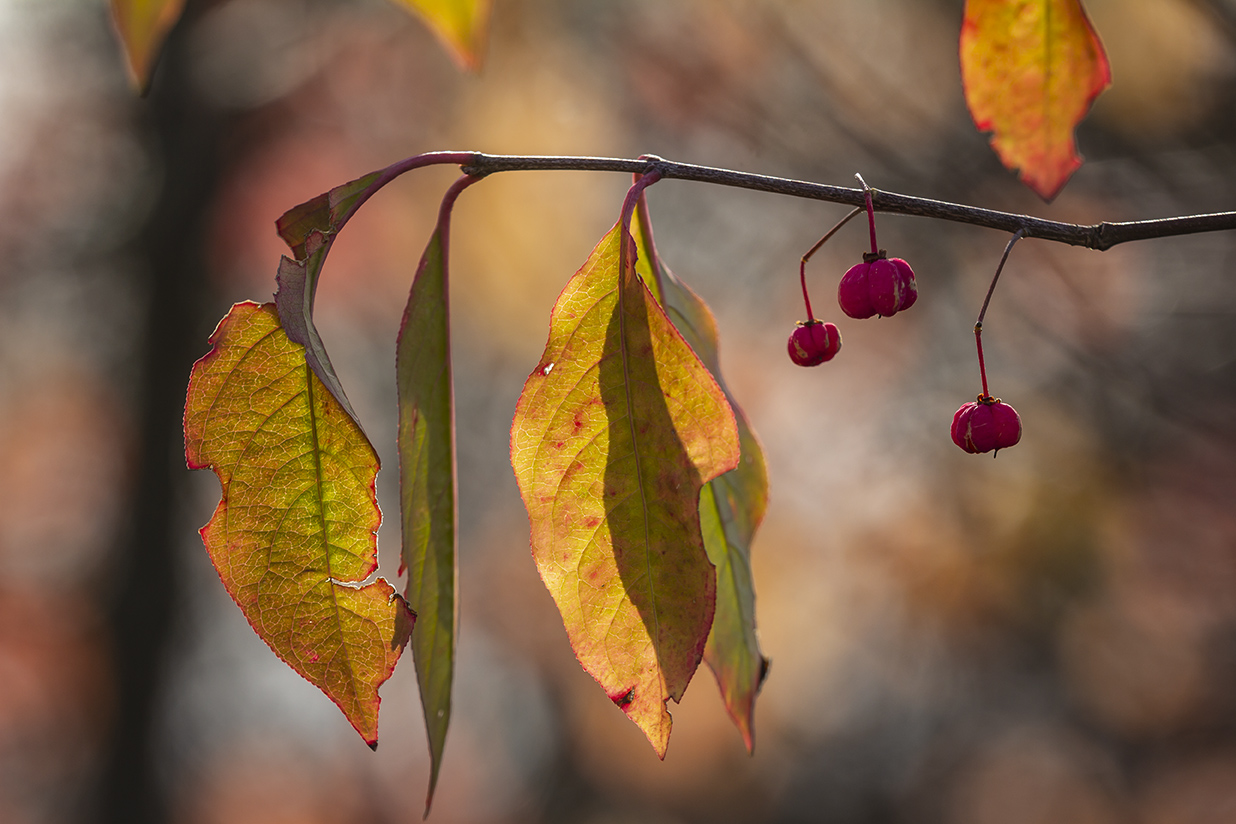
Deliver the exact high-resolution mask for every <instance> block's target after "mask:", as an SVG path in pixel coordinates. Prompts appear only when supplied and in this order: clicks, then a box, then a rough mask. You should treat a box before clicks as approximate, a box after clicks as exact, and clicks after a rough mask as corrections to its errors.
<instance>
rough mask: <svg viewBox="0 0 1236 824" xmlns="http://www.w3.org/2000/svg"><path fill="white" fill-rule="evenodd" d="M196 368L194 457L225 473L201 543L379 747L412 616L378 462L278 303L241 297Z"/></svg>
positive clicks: (287, 656) (303, 669)
mask: <svg viewBox="0 0 1236 824" xmlns="http://www.w3.org/2000/svg"><path fill="white" fill-rule="evenodd" d="M210 342H211V344H212V346H213V348H212V349H211V351H210V352H209V353H207V354H206V355H205V356H204V357H203V358H202V359H201V360H199V361H198V362H197V363H196V364H195V365H194V367H193V372H192V375H191V376H190V380H189V393H188V399H187V401H186V403H185V454H186V457H187V460H188V463H189V466H190V467H191V468H193V469H204V468H210V469H213V470H214V471H215V473H216V474H217V475H218V476H219V482H220V484H221V485H222V487H223V495H222V499H221V500H220V501H219V506H218V508H217V509H216V510H215V513H214V516H213V517H212V518H211V519H210V522H209V523H208V524H207V525H206V526H205V527H203V528H202V539H203V540H204V542H205V544H206V550H207V552H208V553H209V554H210V559H211V561H212V562H213V563H214V565H215V569H216V570H218V572H219V577H220V578H221V579H222V580H223V585H224V586H225V587H226V588H227V591H228V593H229V594H230V595H231V596H232V598H233V599H234V600H235V601H236V603H237V605H239V606H240V608H241V610H242V611H243V612H244V614H245V617H246V618H247V619H248V620H249V623H250V624H251V625H252V626H253V629H254V630H255V631H256V632H257V634H258V635H259V636H260V637H261V638H262V640H263V641H265V642H266V643H267V644H269V645H270V648H271V649H272V650H274V652H275V654H276V655H278V656H279V657H280V658H282V659H283V660H284V661H285V662H286V663H287V664H288V665H289V666H291V667H292V669H294V670H296V671H297V672H298V673H300V674H301V675H303V676H304V677H305V678H306V679H308V680H309V681H310V682H311V683H313V684H315V685H316V686H317V687H318V688H320V689H321V690H322V691H323V692H325V693H326V695H327V696H329V697H330V699H331V700H332V701H334V702H335V703H336V704H338V705H339V708H340V709H341V710H343V712H344V715H346V716H347V718H348V721H350V722H351V723H352V726H354V727H355V728H356V730H357V732H359V733H360V734H361V735H362V736H363V737H364V739H365V741H366V742H368V743H369V744H370V746H375V747H376V746H377V740H378V704H379V699H378V687H379V686H380V685H381V684H382V683H383V682H385V681H386V679H387V678H389V677H390V674H391V671H392V670H393V669H394V668H395V663H396V662H397V661H398V660H399V655H400V653H401V652H402V650H403V646H404V644H406V643H407V641H408V636H409V634H410V633H411V631H412V626H413V623H414V621H415V614H414V613H412V612H411V611H410V610H409V609H408V607H407V604H406V603H405V602H404V600H403V599H402V598H401V597H400V596H399V595H398V594H397V593H396V592H395V590H394V588H393V587H391V585H390V584H388V583H387V582H386V581H385V580H383V579H381V578H379V579H377V580H375V581H373V582H372V583H368V584H365V583H363V582H364V581H365V580H367V579H368V578H369V576H370V575H372V574H373V572H374V571H375V570H376V569H377V537H376V530H377V528H378V523H379V521H380V520H381V513H380V512H379V511H378V505H377V498H376V496H375V493H374V481H375V478H376V476H377V471H378V458H377V455H376V454H375V453H374V451H373V447H372V446H370V444H369V441H368V440H366V438H365V436H364V434H363V433H362V432H361V431H360V428H359V427H357V426H356V424H355V422H354V421H353V420H352V419H351V417H350V416H348V415H347V414H346V413H345V412H344V410H343V409H342V408H341V407H340V406H339V404H338V403H337V402H336V401H335V399H334V397H333V396H332V395H331V394H330V393H329V392H327V391H326V388H325V387H324V386H323V384H322V382H321V381H320V380H318V378H317V376H316V375H315V374H314V372H313V371H312V370H311V369H309V368H308V366H307V364H306V362H305V356H304V351H303V349H302V347H300V346H299V345H297V344H296V343H294V342H293V341H291V340H289V339H288V337H287V335H286V334H284V332H283V329H282V327H281V326H280V325H279V318H278V315H277V314H276V311H275V307H274V305H273V304H269V303H268V304H264V305H261V306H259V305H258V304H255V303H238V304H236V305H235V306H233V307H232V310H231V312H229V313H228V315H227V317H226V318H224V319H223V321H222V322H220V324H219V326H218V328H217V329H216V330H215V332H214V334H213V335H211V338H210Z"/></svg>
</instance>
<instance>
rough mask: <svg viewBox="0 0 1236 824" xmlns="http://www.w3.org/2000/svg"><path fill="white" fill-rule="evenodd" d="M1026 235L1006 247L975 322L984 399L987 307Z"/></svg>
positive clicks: (1020, 232) (1019, 233) (1019, 232)
mask: <svg viewBox="0 0 1236 824" xmlns="http://www.w3.org/2000/svg"><path fill="white" fill-rule="evenodd" d="M860 180H861V178H860ZM864 185H865V184H864ZM1025 234H1026V230H1025V229H1018V230H1017V231H1016V232H1014V233H1013V236H1012V237H1011V238H1009V242H1008V245H1007V246H1005V247H1004V254H1003V255H1001V256H1000V263H999V265H997V266H996V274H995V275H994V276H993V277H992V279H991V286H988V287H987V296H986V297H985V298H983V308H982V309H980V310H979V314H978V320H976V321H975V322H974V346H975V348H976V349H977V350H978V362H979V376H980V377H981V378H982V379H983V397H984V398H990V397H991V395H990V393H988V391H987V365H986V364H985V363H984V362H983V318H985V317H986V316H987V307H988V306H989V305H990V304H991V296H992V293H994V292H995V291H996V282H997V281H999V280H1000V273H1001V272H1003V271H1004V264H1005V263H1006V262H1007V261H1008V259H1009V252H1011V251H1013V246H1014V244H1016V243H1017V241H1019V240H1021V239H1022V238H1023V237H1024V236H1025Z"/></svg>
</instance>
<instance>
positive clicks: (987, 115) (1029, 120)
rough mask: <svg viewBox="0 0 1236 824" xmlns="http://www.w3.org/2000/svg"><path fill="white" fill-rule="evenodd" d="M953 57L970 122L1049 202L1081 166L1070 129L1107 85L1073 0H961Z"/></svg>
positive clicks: (1094, 38)
mask: <svg viewBox="0 0 1236 824" xmlns="http://www.w3.org/2000/svg"><path fill="white" fill-rule="evenodd" d="M960 54H961V79H962V86H963V88H964V90H965V94H966V103H967V105H968V106H969V107H970V114H971V115H972V116H973V117H974V123H975V125H976V126H978V129H979V131H981V132H988V131H989V132H992V138H991V145H992V148H994V149H995V150H996V153H997V154H998V155H1000V160H1001V162H1002V163H1004V165H1005V167H1006V168H1008V169H1020V170H1021V180H1022V182H1023V183H1025V184H1026V185H1027V186H1029V187H1030V188H1031V189H1033V190H1034V191H1035V192H1036V193H1038V195H1039V197H1042V198H1043V199H1044V200H1051V199H1052V198H1054V197H1055V196H1056V195H1057V194H1058V193H1059V192H1060V189H1061V188H1063V187H1064V184H1065V183H1066V182H1068V179H1069V177H1070V176H1071V175H1072V174H1073V172H1074V171H1076V170H1077V169H1078V167H1080V166H1081V158H1080V157H1078V155H1077V146H1076V144H1075V143H1074V140H1073V130H1074V129H1075V128H1076V127H1077V124H1078V123H1079V122H1081V119H1082V118H1083V117H1085V116H1086V113H1087V112H1088V111H1090V106H1091V104H1092V103H1094V99H1095V98H1096V97H1098V96H1099V94H1100V93H1101V92H1102V91H1103V90H1104V89H1106V88H1107V87H1108V86H1109V85H1110V84H1111V77H1112V76H1111V68H1110V67H1109V65H1108V62H1107V55H1106V54H1105V53H1104V52H1103V44H1102V43H1101V42H1099V36H1098V35H1097V34H1096V33H1095V31H1094V27H1093V26H1092V25H1091V24H1090V20H1089V18H1087V17H1086V10H1085V9H1084V8H1082V4H1081V2H1080V0H966V10H965V18H964V19H963V21H962V25H961V45H960Z"/></svg>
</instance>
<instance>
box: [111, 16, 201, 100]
mask: <svg viewBox="0 0 1236 824" xmlns="http://www.w3.org/2000/svg"><path fill="white" fill-rule="evenodd" d="M184 5H185V3H184V0H112V22H113V23H114V24H115V26H116V33H117V34H118V35H119V36H120V43H121V45H122V46H123V47H124V55H125V59H126V61H127V63H128V67H129V76H130V78H131V79H132V80H133V85H135V86H136V87H137V88H138V89H139V90H140V91H142V92H143V93H144V92H145V91H146V89H147V88H149V87H150V77H151V75H152V74H153V73H154V66H155V61H156V60H157V59H158V56H159V49H160V48H161V47H162V46H163V40H164V39H165V38H166V37H167V33H168V32H169V31H171V29H172V26H173V25H175V23H176V21H177V20H179V19H180V13H181V11H183V10H184Z"/></svg>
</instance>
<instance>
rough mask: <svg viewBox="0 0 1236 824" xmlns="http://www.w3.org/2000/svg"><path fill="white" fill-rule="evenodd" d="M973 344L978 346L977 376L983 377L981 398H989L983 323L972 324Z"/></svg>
mask: <svg viewBox="0 0 1236 824" xmlns="http://www.w3.org/2000/svg"><path fill="white" fill-rule="evenodd" d="M974 345H975V347H977V348H978V359H979V376H980V377H982V379H983V398H990V397H991V395H990V394H989V393H988V392H987V365H986V364H985V363H983V324H982V323H976V324H974Z"/></svg>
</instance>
